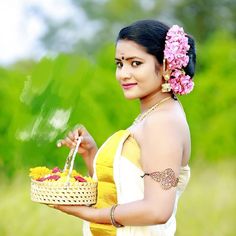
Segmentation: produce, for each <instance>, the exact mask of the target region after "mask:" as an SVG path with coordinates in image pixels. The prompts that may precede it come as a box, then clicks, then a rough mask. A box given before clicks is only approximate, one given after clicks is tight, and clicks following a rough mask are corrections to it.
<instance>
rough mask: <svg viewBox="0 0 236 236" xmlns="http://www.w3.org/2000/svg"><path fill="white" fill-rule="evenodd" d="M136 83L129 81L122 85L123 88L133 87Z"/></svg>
mask: <svg viewBox="0 0 236 236" xmlns="http://www.w3.org/2000/svg"><path fill="white" fill-rule="evenodd" d="M135 85H137V83H127V84H122V85H121V86H122V88H123V89H131V88H132V87H134V86H135Z"/></svg>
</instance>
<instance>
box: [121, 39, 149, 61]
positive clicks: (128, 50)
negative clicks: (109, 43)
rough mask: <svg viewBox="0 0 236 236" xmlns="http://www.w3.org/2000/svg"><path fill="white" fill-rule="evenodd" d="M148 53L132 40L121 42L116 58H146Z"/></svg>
mask: <svg viewBox="0 0 236 236" xmlns="http://www.w3.org/2000/svg"><path fill="white" fill-rule="evenodd" d="M145 56H147V52H146V50H145V48H144V47H142V46H141V45H139V44H137V43H135V42H134V41H131V40H119V41H118V42H117V44H116V57H119V58H123V59H124V58H126V57H145Z"/></svg>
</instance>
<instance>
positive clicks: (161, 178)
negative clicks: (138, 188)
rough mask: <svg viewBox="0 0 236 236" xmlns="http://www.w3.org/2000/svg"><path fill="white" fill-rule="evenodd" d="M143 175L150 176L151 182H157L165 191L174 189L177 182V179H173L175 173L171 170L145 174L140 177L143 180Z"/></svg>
mask: <svg viewBox="0 0 236 236" xmlns="http://www.w3.org/2000/svg"><path fill="white" fill-rule="evenodd" d="M145 175H147V176H150V177H151V178H152V179H153V180H155V181H157V182H159V183H160V184H161V187H162V188H163V189H165V190H167V189H170V188H171V187H176V186H177V184H178V182H179V178H176V177H175V172H174V171H173V170H172V169H171V168H168V169H165V170H164V171H156V172H152V173H145V174H144V175H142V176H141V177H142V178H144V176H145Z"/></svg>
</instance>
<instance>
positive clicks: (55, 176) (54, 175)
mask: <svg viewBox="0 0 236 236" xmlns="http://www.w3.org/2000/svg"><path fill="white" fill-rule="evenodd" d="M29 176H30V177H31V179H33V180H36V181H39V182H44V181H49V182H53V181H57V182H62V183H63V182H66V181H67V180H68V178H67V176H68V170H66V171H64V172H63V171H62V170H61V169H60V168H58V167H54V168H53V169H52V170H50V169H48V168H47V167H45V166H39V167H35V168H30V174H29ZM69 182H70V183H76V182H94V181H93V180H92V178H91V177H83V176H82V175H81V174H80V173H79V172H77V171H76V170H73V171H72V173H71V176H70V179H69Z"/></svg>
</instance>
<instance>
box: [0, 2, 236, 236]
mask: <svg viewBox="0 0 236 236" xmlns="http://www.w3.org/2000/svg"><path fill="white" fill-rule="evenodd" d="M5 2H6V3H3V1H2V3H1V4H0V13H1V14H0V15H3V14H4V13H5V15H6V16H7V17H6V18H5V19H4V20H2V19H1V24H0V32H2V33H1V40H5V41H4V42H5V44H4V43H1V40H0V44H1V51H0V54H1V57H0V58H1V60H0V213H1V220H0V235H1V236H15V235H18V236H32V235H33V236H39V235H40V236H41V235H44V236H49V235H54V236H62V235H78V236H79V235H82V234H81V221H80V219H77V218H75V217H72V216H68V215H66V214H62V213H60V212H58V211H55V210H53V209H51V208H48V207H46V206H44V205H40V204H37V203H33V202H31V200H30V179H29V177H28V170H29V168H30V167H35V166H47V167H49V168H52V167H54V166H59V167H63V165H64V161H65V158H66V156H67V154H68V150H67V149H65V148H62V149H58V148H56V141H57V140H58V139H60V138H63V137H64V136H65V135H66V134H67V132H68V131H69V130H71V129H72V128H73V127H74V126H75V125H76V124H78V123H82V124H84V125H85V126H86V127H87V129H88V130H89V131H90V132H91V134H92V135H93V136H94V138H95V140H96V141H97V143H98V145H99V146H100V145H101V144H102V143H103V142H104V141H105V140H106V138H107V137H109V136H110V135H111V134H112V133H113V132H115V131H117V130H119V129H125V128H126V127H128V126H129V124H130V123H131V122H132V121H133V120H134V118H135V117H136V116H137V114H138V113H139V107H138V102H137V101H126V100H125V99H124V98H123V95H122V91H121V89H120V88H119V86H118V83H117V81H116V79H115V64H114V51H115V45H114V42H115V38H116V34H117V33H118V31H119V29H120V28H121V27H123V26H126V25H127V24H129V23H131V22H133V21H135V20H137V19H144V18H145V19H147V18H149V19H150V18H152V19H158V20H161V21H164V22H166V23H167V24H169V25H172V24H179V25H181V26H183V27H184V29H185V31H186V32H188V33H189V34H191V35H193V36H194V38H195V39H196V46H197V69H196V76H195V77H194V81H195V89H194V90H193V92H192V93H191V94H190V95H188V96H186V97H180V100H181V101H182V103H183V106H184V108H185V111H186V114H187V118H188V121H189V125H190V129H191V135H192V157H191V161H190V166H191V169H192V172H191V175H192V176H191V181H190V184H189V186H188V187H187V190H186V192H185V193H184V195H183V196H182V198H181V199H180V203H179V209H178V213H177V233H176V235H177V236H231V235H232V236H233V235H235V232H236V224H235V219H236V203H235V195H236V189H235V186H236V185H235V179H236V160H235V158H236V80H235V73H236V66H235V65H236V40H235V36H236V30H235V29H236V28H235V20H236V3H235V1H234V0H221V1H215V0H208V1H204V0H179V1H172V0H162V1H158V0H157V1H155V0H119V1H115V0H100V1H99V0H97V1H95V0H93V1H92V0H70V1H69V0H68V1H62V0H60V1H59V0H58V1H53V0H47V1H44V0H42V1H34V0H31V1H30V0H29V1H27V0H24V1H23V0H22V6H21V7H22V9H23V10H24V14H23V15H24V17H25V18H24V21H22V20H20V19H17V18H16V22H18V23H20V24H21V25H22V26H23V27H22V29H21V31H20V32H19V34H18V35H17V36H16V35H15V36H14V35H13V36H10V35H11V34H10V33H13V32H14V33H16V32H15V31H14V29H13V28H12V24H10V22H11V20H12V19H13V18H12V17H11V12H14V9H16V8H15V7H14V4H16V5H18V6H19V4H20V3H19V1H13V0H11V1H10V0H9V1H5ZM12 2H13V3H14V4H13V5H11V6H10V5H9V6H10V7H9V8H8V10H7V11H6V9H7V8H6V4H10V3H12ZM38 2H41V3H40V4H39V3H38ZM4 4H5V5H4ZM47 5H48V6H50V7H48V8H47V7H46V6H47ZM4 9H5V10H4ZM6 12H7V14H6ZM15 12H17V11H15ZM18 13H19V12H18ZM13 15H14V16H17V14H15V13H13V14H12V16H13ZM32 22H33V23H32ZM28 24H30V25H28ZM26 26H27V27H28V28H27V27H26ZM4 28H5V29H7V30H8V31H7V32H8V33H3V29H4ZM23 28H24V29H23ZM33 33H35V34H36V35H37V37H36V38H35V39H34V40H35V41H33V35H34V34H33ZM14 40H15V41H14ZM20 40H21V41H20ZM32 42H34V44H32ZM17 43H19V44H17ZM30 43H31V44H30ZM27 46H29V47H27ZM24 47H25V48H27V50H28V51H27V52H26V53H25V54H24V53H22V54H20V53H18V54H17V55H16V57H15V58H14V57H13V56H12V57H11V58H10V57H9V58H8V55H9V54H7V52H9V53H10V52H11V53H12V55H13V53H14V52H21V51H22V50H23V48H24ZM30 47H31V48H30ZM4 59H6V60H4ZM76 168H77V169H78V170H79V171H80V172H82V173H84V174H85V173H86V170H85V169H84V165H83V163H82V161H81V158H79V157H77V160H76Z"/></svg>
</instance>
